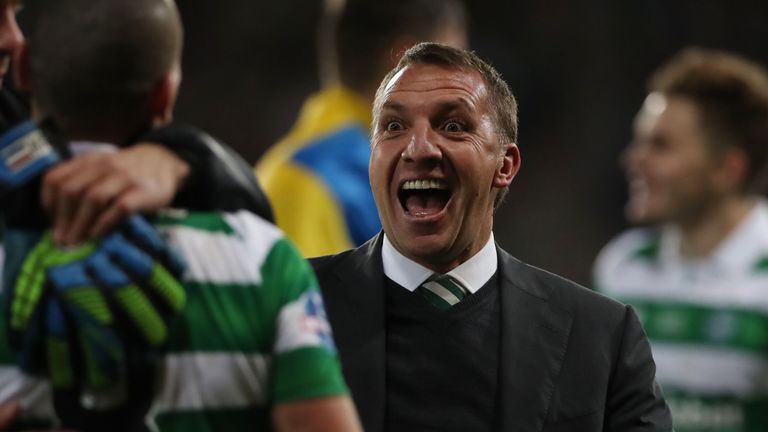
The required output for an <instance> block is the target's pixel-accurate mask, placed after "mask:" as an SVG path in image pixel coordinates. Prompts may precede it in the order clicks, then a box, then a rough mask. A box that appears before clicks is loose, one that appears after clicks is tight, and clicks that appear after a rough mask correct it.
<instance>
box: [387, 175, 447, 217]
mask: <svg viewBox="0 0 768 432" xmlns="http://www.w3.org/2000/svg"><path fill="white" fill-rule="evenodd" d="M451 195H452V192H451V189H450V187H449V186H448V183H446V182H445V181H443V180H437V179H427V180H408V181H406V182H403V184H402V185H400V189H399V190H398V192H397V198H398V199H399V200H400V205H401V206H402V207H403V210H405V213H406V214H408V215H410V216H416V217H425V216H431V215H435V214H438V213H440V212H441V211H443V209H444V208H445V206H446V205H448V201H450V199H451Z"/></svg>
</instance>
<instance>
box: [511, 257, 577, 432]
mask: <svg viewBox="0 0 768 432" xmlns="http://www.w3.org/2000/svg"><path fill="white" fill-rule="evenodd" d="M497 250H498V252H499V276H500V277H501V289H500V293H499V295H500V299H501V356H500V363H499V384H500V388H499V403H500V406H499V420H500V421H499V426H500V428H499V430H501V431H509V430H514V431H519V432H528V431H541V430H542V428H543V426H544V421H545V419H546V416H547V410H548V408H549V405H550V400H551V397H552V393H553V391H554V387H555V380H556V378H557V375H558V373H559V371H560V368H561V366H562V362H563V358H564V357H565V351H566V348H567V344H568V337H569V334H570V330H571V323H572V318H573V317H572V315H571V314H569V313H568V312H567V311H563V310H559V309H556V308H555V306H553V305H552V304H551V302H549V298H550V294H551V287H548V286H544V285H543V284H541V283H540V282H539V281H538V280H537V278H536V274H535V272H533V271H532V270H531V269H529V268H528V267H527V266H526V265H525V264H523V263H521V262H520V261H518V260H516V259H515V258H513V257H512V256H511V255H509V254H507V253H506V252H505V251H503V250H502V249H501V248H499V247H498V246H497Z"/></svg>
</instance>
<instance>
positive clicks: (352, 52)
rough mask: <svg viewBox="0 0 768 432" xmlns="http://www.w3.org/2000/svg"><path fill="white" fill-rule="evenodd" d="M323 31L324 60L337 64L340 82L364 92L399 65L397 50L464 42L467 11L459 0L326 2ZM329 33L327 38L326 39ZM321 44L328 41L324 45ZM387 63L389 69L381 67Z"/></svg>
mask: <svg viewBox="0 0 768 432" xmlns="http://www.w3.org/2000/svg"><path fill="white" fill-rule="evenodd" d="M326 3H327V5H326V11H325V13H324V16H323V18H322V22H321V26H320V30H321V35H320V38H319V40H320V41H321V47H320V48H321V49H320V53H319V56H320V61H321V63H322V62H328V61H333V60H334V59H336V63H337V64H336V65H335V66H336V67H337V68H338V78H339V80H340V81H341V82H342V83H343V84H345V85H347V86H349V87H352V88H355V89H361V88H366V87H367V86H370V85H371V83H372V82H373V83H378V81H379V80H380V79H381V75H383V74H384V73H385V72H386V71H387V70H389V68H390V67H391V66H392V65H393V64H395V63H397V58H392V57H393V56H396V55H398V54H401V53H395V52H392V49H393V46H395V45H397V44H398V42H403V43H405V44H406V48H407V46H410V45H412V44H414V43H417V42H421V41H443V42H447V41H446V38H449V37H450V36H449V35H451V34H456V35H457V37H458V38H459V39H461V40H462V41H463V40H464V39H465V38H466V25H467V24H466V12H465V9H464V6H463V4H462V3H461V2H460V1H459V0H390V1H370V0H346V1H344V0H341V1H340V0H326ZM324 32H325V34H324ZM322 41H327V43H326V44H325V46H323V42H322ZM385 60H386V61H387V62H386V64H382V63H384V62H385Z"/></svg>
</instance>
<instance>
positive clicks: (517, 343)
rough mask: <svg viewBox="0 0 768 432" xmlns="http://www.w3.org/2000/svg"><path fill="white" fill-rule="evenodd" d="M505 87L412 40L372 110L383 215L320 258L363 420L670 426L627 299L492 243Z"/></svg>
mask: <svg viewBox="0 0 768 432" xmlns="http://www.w3.org/2000/svg"><path fill="white" fill-rule="evenodd" d="M516 111H517V107H516V102H515V99H514V97H513V95H512V93H511V92H510V90H509V88H508V87H507V85H506V83H505V82H504V81H503V80H502V78H501V77H500V75H499V74H498V73H497V72H496V71H495V70H494V69H493V68H492V67H491V66H489V65H488V64H486V63H485V62H483V61H482V60H481V59H479V58H478V57H477V56H475V55H474V54H473V53H470V52H467V51H464V50H459V49H454V48H449V47H446V46H442V45H439V44H432V43H425V44H420V45H417V46H415V47H413V48H411V49H410V50H409V51H408V52H406V54H405V55H404V56H403V58H402V60H401V61H400V63H399V64H398V66H397V67H395V69H394V70H392V71H391V72H390V73H389V74H388V75H387V76H386V77H385V78H384V80H383V82H382V84H381V86H380V87H379V90H378V92H377V94H376V99H375V102H374V111H373V117H374V120H373V136H372V156H371V164H370V180H371V186H372V188H373V191H374V196H375V199H376V205H377V208H378V211H379V215H380V217H381V221H382V225H383V227H384V230H383V233H381V234H379V235H378V236H377V237H375V238H373V239H371V240H370V241H369V242H368V243H366V244H364V245H363V246H361V247H359V248H357V249H354V250H351V251H347V252H344V253H341V254H338V255H334V256H328V257H322V258H319V259H316V260H315V261H314V265H315V270H316V271H317V274H318V277H319V279H320V285H321V287H322V290H323V295H324V297H325V299H326V306H327V309H328V315H329V317H330V321H331V326H332V327H333V330H334V332H335V340H336V343H337V344H338V350H339V353H340V355H341V360H342V367H343V372H344V374H345V377H346V379H347V383H348V384H349V386H350V389H351V390H352V394H353V397H354V399H355V402H356V404H357V408H358V410H359V413H360V415H361V417H362V420H363V423H364V426H365V429H366V430H367V431H384V430H389V431H412V430H419V431H425V430H428V431H453V430H455V431H480V430H499V431H602V430H606V431H669V430H671V429H672V422H671V418H670V414H669V410H668V408H667V406H666V403H665V402H664V399H663V396H662V394H661V392H660V390H659V388H658V386H657V385H656V383H655V366H654V362H653V359H652V357H651V351H650V348H649V345H648V341H647V339H646V337H645V334H644V332H643V330H642V328H641V326H640V324H639V322H638V319H637V316H636V315H635V313H634V311H633V310H632V309H631V308H629V307H627V306H624V305H622V304H620V303H617V302H615V301H612V300H609V299H607V298H604V297H601V296H600V295H598V294H595V293H593V292H591V291H589V290H587V289H585V288H582V287H580V286H578V285H576V284H574V283H572V282H569V281H567V280H564V279H561V278H559V277H557V276H555V275H552V274H550V273H547V272H545V271H542V270H539V269H536V268H533V267H530V266H528V265H526V264H524V263H522V262H520V261H518V260H516V259H515V258H513V257H512V256H510V255H509V254H507V253H506V252H505V251H504V250H502V249H500V248H499V247H498V246H496V245H495V243H494V240H493V233H492V226H493V212H494V209H495V208H496V206H497V205H498V204H499V203H500V202H501V199H502V198H503V195H504V194H505V192H506V188H507V186H508V185H509V184H510V183H511V181H512V179H513V178H514V176H515V174H516V173H517V171H518V169H519V168H520V152H519V150H518V148H517V145H516V144H515V143H516V141H517V119H516V118H517V113H516Z"/></svg>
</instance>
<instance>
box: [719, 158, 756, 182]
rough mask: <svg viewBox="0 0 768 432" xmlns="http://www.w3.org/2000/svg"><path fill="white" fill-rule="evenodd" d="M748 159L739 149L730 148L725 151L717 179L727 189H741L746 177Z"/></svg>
mask: <svg viewBox="0 0 768 432" xmlns="http://www.w3.org/2000/svg"><path fill="white" fill-rule="evenodd" d="M748 170H749V160H748V159H747V156H746V155H745V154H744V151H742V150H741V149H736V148H730V149H727V150H726V151H725V153H724V154H723V158H722V161H721V164H720V173H721V175H720V176H719V177H720V178H719V181H720V182H721V184H723V185H724V186H726V187H728V188H729V189H738V190H741V189H742V188H743V186H744V182H745V181H746V179H747V171H748Z"/></svg>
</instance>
